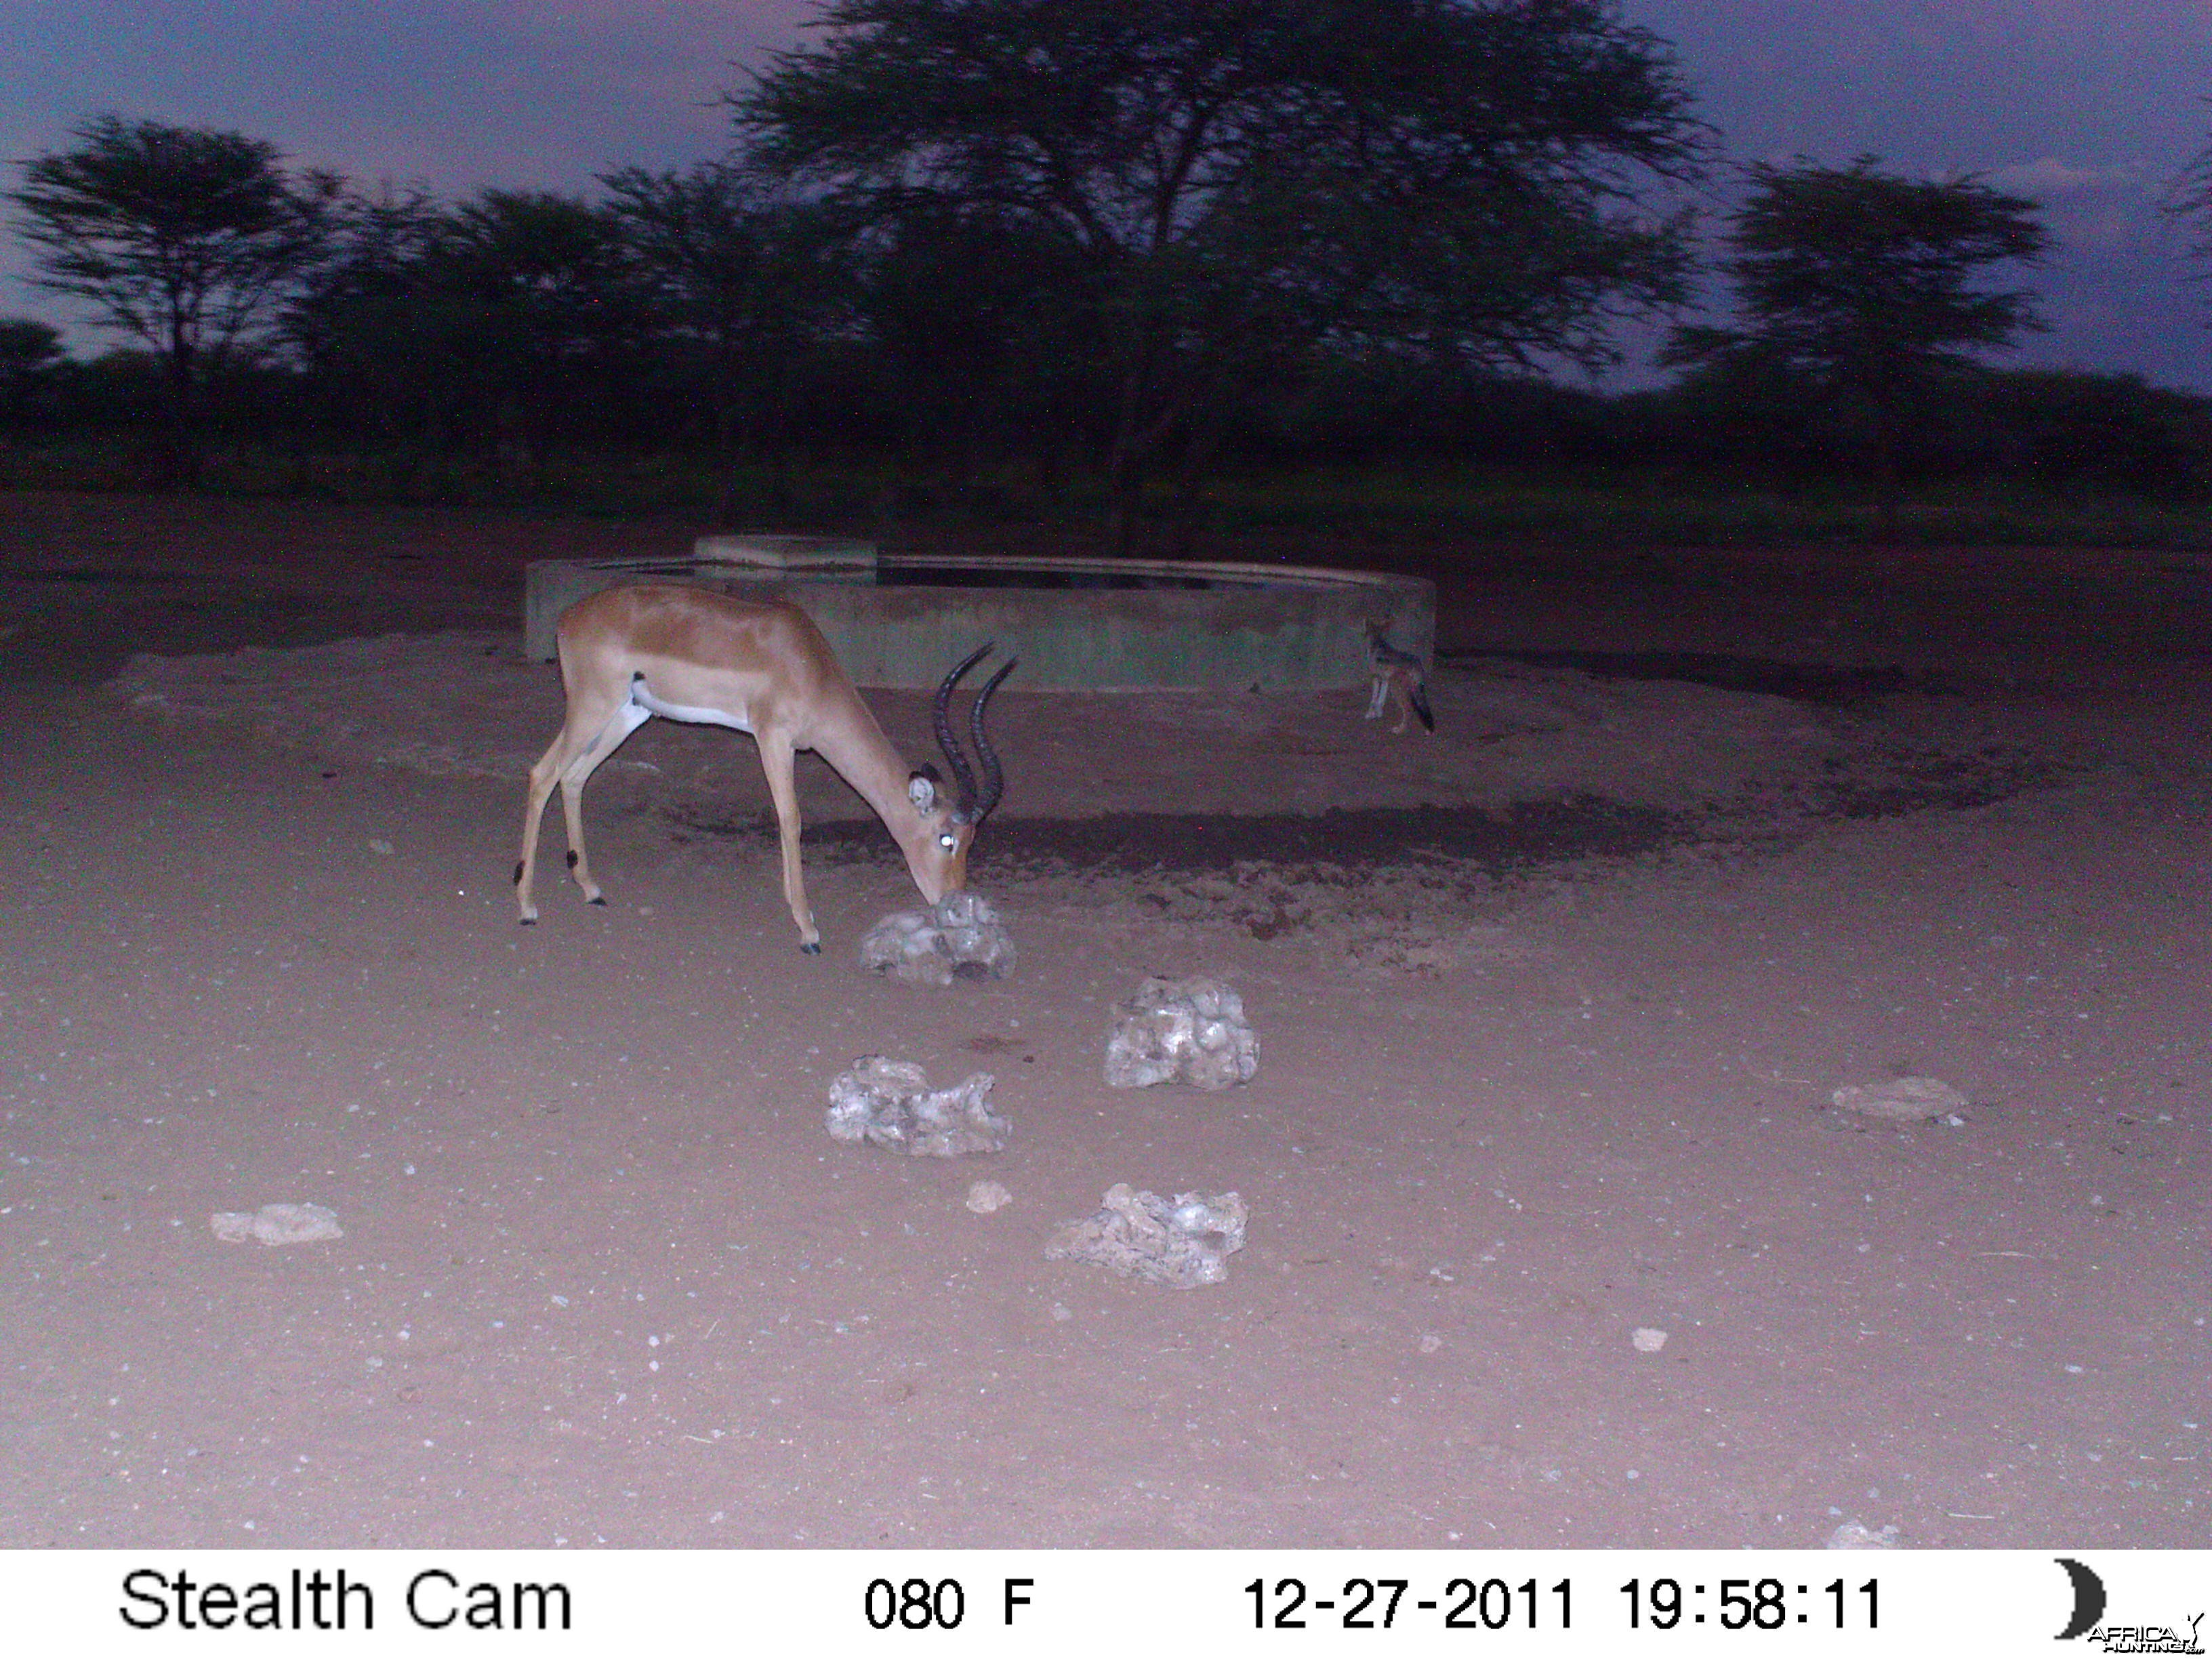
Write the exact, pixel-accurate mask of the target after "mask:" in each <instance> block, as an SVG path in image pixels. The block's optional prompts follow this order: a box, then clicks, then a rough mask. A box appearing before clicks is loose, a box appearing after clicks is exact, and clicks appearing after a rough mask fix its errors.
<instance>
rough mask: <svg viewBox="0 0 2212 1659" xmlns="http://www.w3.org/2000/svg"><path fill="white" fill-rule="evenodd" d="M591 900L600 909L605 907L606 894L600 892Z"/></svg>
mask: <svg viewBox="0 0 2212 1659" xmlns="http://www.w3.org/2000/svg"><path fill="white" fill-rule="evenodd" d="M591 902H592V903H593V904H596V905H598V906H599V907H600V908H602V909H604V908H606V902H607V896H606V895H605V894H604V893H602V894H600V895H599V897H597V898H595V899H593V900H592V901H591Z"/></svg>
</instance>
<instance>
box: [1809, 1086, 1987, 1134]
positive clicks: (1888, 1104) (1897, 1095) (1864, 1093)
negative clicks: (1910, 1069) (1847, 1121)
mask: <svg viewBox="0 0 2212 1659" xmlns="http://www.w3.org/2000/svg"><path fill="white" fill-rule="evenodd" d="M1828 1098H1829V1099H1831V1100H1832V1101H1834V1102H1835V1103H1836V1104H1837V1105H1838V1106H1839V1107H1841V1108H1842V1109H1844V1111H1847V1112H1859V1113H1863V1114H1864V1115H1866V1116H1868V1117H1878V1118H1882V1119H1885V1120H1887V1121H1889V1122H1892V1123H1925V1122H1926V1121H1928V1120H1929V1119H1930V1118H1939V1117H1944V1116H1947V1115H1951V1114H1954V1113H1958V1112H1962V1111H1964V1110H1965V1109H1966V1096H1964V1095H1962V1094H1960V1092H1959V1091H1957V1090H1956V1089H1954V1088H1953V1087H1952V1086H1951V1085H1949V1084H1948V1083H1944V1082H1941V1081H1939V1080H1938V1079H1935V1078H1932V1077H1900V1078H1893V1079H1890V1080H1889V1081H1888V1082H1887V1083H1859V1084H1849V1085H1845V1086H1844V1087H1843V1088H1840V1089H1838V1090H1837V1091H1835V1093H1834V1094H1832V1095H1831V1096H1829V1097H1828Z"/></svg>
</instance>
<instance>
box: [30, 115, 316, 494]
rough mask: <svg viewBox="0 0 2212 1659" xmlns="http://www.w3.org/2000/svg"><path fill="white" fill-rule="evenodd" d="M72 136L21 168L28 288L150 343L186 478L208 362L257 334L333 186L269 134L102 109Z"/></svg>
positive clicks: (307, 254) (305, 258)
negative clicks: (66, 299)
mask: <svg viewBox="0 0 2212 1659" xmlns="http://www.w3.org/2000/svg"><path fill="white" fill-rule="evenodd" d="M74 136H75V137H76V139H77V141H78V143H77V147H76V148H75V149H69V150H62V151H56V152H52V153H49V154H46V155H38V156H34V157H33V158H32V159H31V160H30V161H27V162H25V163H24V164H23V184H22V186H21V188H20V189H18V190H15V191H10V192H9V199H10V200H11V201H13V202H14V203H15V206H16V209H17V210H18V216H17V217H16V219H15V230H16V231H17V233H18V234H21V236H22V237H23V239H24V240H26V241H28V242H29V243H31V244H32V245H33V246H34V247H36V248H38V249H39V250H40V252H39V254H38V257H37V270H38V271H39V273H40V274H39V275H38V276H36V277H34V278H33V281H34V282H36V283H38V284H39V286H40V287H42V288H46V289H51V290H52V291H54V292H56V293H60V294H66V295H71V296H72V297H74V298H76V299H79V300H82V301H88V303H89V304H90V305H91V306H92V307H93V308H94V313H95V314H96V316H97V318H98V319H99V320H100V322H101V323H102V324H103V325H106V326H107V327H110V328H113V329H117V330H118V331H122V332H124V333H126V334H129V335H131V336H132V337H136V338H137V339H138V340H140V341H143V343H145V345H146V346H147V347H148V348H149V349H150V350H151V351H152V352H153V354H154V356H155V359H156V361H157V362H159V363H160V365H161V380H162V386H163V391H164V394H165V403H166V406H167V412H168V419H169V433H170V440H171V455H170V461H171V465H172V466H173V468H174V469H175V471H176V472H177V473H178V475H179V476H180V477H183V478H185V479H187V480H189V479H190V478H191V477H194V476H196V474H197V468H198V446H197V424H198V405H199V401H200V393H201V392H202V390H203V388H204V385H205V382H206V379H207V376H208V374H209V373H210V370H211V369H213V368H216V367H219V366H221V365H222V364H223V363H224V362H227V361H228V360H231V359H234V358H235V357H236V356H240V355H241V354H243V353H244V352H245V351H246V350H248V349H251V348H252V347H253V346H254V345H256V344H258V343H259V340H260V337H259V335H258V331H259V330H260V329H261V328H262V326H263V325H265V324H266V323H267V322H268V321H269V320H270V318H271V316H272V315H273V313H274V311H275V309H276V306H277V305H278V304H279V303H280V301H282V299H283V296H284V295H285V294H286V292H287V290H288V289H289V286H290V285H291V284H292V283H295V281H296V280H297V279H298V278H299V277H300V276H301V274H302V273H303V272H304V271H305V270H307V267H308V266H309V265H310V264H312V262H313V259H314V258H315V257H316V254H317V252H318V250H319V246H320V241H321V236H322V232H323V229H324V226H325V221H326V216H327V213H328V210H329V207H330V204H331V203H332V202H333V201H334V200H335V199H336V198H337V195H338V193H339V191H340V190H341V189H342V185H341V184H340V181H339V180H338V179H337V177H336V176H335V175H333V174H331V173H323V172H318V171H312V170H311V171H308V172H305V173H300V174H298V175H296V176H295V175H294V174H292V173H289V172H288V171H287V170H286V169H285V167H284V166H283V156H282V154H281V153H280V152H279V151H278V150H277V149H276V146H275V145H274V144H271V143H267V142H266V141H264V140H262V139H258V138H247V137H242V136H240V134H237V133H232V132H213V131H202V130H199V129H196V128H189V127H173V126H167V125H162V124H161V123H160V122H157V121H136V122H125V121H124V120H123V119H121V118H119V117H117V116H113V115H102V116H98V117H95V118H94V119H92V120H90V121H88V123H86V125H83V126H82V127H80V128H78V129H77V130H76V134H75V135H74Z"/></svg>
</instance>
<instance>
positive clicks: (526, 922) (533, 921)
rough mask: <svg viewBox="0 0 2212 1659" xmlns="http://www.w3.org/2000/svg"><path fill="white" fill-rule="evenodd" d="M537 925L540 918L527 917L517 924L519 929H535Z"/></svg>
mask: <svg viewBox="0 0 2212 1659" xmlns="http://www.w3.org/2000/svg"><path fill="white" fill-rule="evenodd" d="M537 925H538V918H537V917H535V916H525V917H523V918H522V920H521V921H519V922H517V923H516V924H515V926H517V927H536V926H537Z"/></svg>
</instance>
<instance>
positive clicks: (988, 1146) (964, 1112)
mask: <svg viewBox="0 0 2212 1659" xmlns="http://www.w3.org/2000/svg"><path fill="white" fill-rule="evenodd" d="M992 1082H993V1079H992V1076H991V1074H990V1073H988V1072H977V1073H975V1075H973V1076H972V1077H969V1078H968V1079H965V1080H964V1081H963V1082H960V1083H956V1084H954V1085H952V1087H951V1088H949V1089H932V1088H931V1087H930V1086H929V1078H928V1075H927V1073H924V1072H923V1070H922V1069H921V1066H917V1065H915V1063H914V1062H913V1061H912V1060H886V1059H884V1057H883V1056H882V1055H881V1054H867V1055H864V1056H863V1057H862V1058H860V1059H859V1060H855V1061H854V1062H853V1069H852V1070H850V1071H849V1072H847V1073H845V1074H844V1075H843V1076H842V1077H840V1078H839V1079H837V1080H836V1082H834V1083H832V1084H831V1085H829V1115H828V1120H827V1121H828V1125H829V1133H831V1134H832V1135H833V1136H835V1137H836V1139H839V1140H866V1141H871V1142H872V1143H873V1144H875V1145H876V1146H888V1147H890V1149H891V1150H892V1151H894V1152H907V1153H910V1154H911V1155H913V1156H914V1157H915V1158H961V1157H964V1156H966V1155H967V1154H969V1153H971V1152H1003V1151H1004V1150H1005V1149H1006V1137H1007V1136H1008V1135H1010V1134H1012V1133H1013V1128H1014V1126H1013V1125H1012V1123H1010V1122H1008V1121H1006V1119H1005V1118H1003V1117H1000V1116H999V1115H997V1114H996V1113H995V1112H994V1111H992V1109H991V1102H990V1094H991V1085H992Z"/></svg>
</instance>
